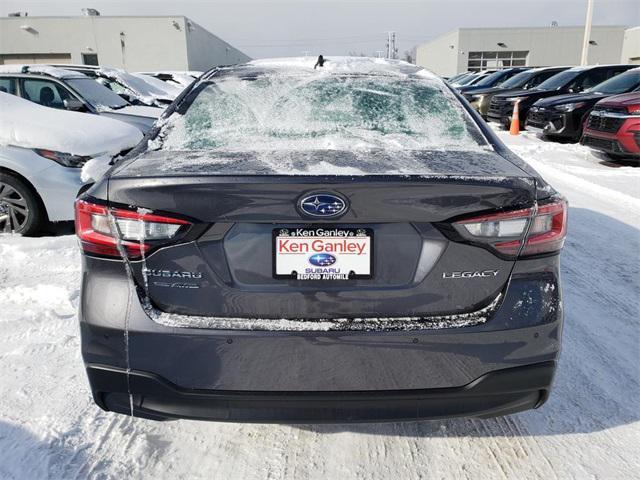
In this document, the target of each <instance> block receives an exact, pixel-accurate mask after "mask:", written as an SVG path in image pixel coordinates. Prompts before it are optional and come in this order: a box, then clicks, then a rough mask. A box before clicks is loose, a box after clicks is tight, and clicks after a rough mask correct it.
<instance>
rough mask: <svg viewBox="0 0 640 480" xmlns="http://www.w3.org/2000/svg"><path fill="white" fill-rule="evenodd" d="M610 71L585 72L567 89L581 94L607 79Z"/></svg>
mask: <svg viewBox="0 0 640 480" xmlns="http://www.w3.org/2000/svg"><path fill="white" fill-rule="evenodd" d="M609 73H610V70H605V69H599V70H594V71H591V72H585V73H584V74H582V75H580V76H579V77H578V78H576V79H575V80H574V81H573V82H571V84H570V85H569V89H570V90H571V91H573V92H583V91H584V90H587V89H588V88H591V87H593V86H595V85H598V84H599V83H602V82H604V81H605V80H606V79H607V78H609Z"/></svg>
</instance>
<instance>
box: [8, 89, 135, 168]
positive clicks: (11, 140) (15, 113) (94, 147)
mask: <svg viewBox="0 0 640 480" xmlns="http://www.w3.org/2000/svg"><path fill="white" fill-rule="evenodd" d="M0 110H1V111H2V113H3V114H2V115H0V145H12V146H16V147H23V148H42V149H47V150H55V151H57V152H64V153H71V154H73V155H81V156H96V155H102V154H112V155H114V154H116V153H119V152H121V151H122V150H126V149H129V148H132V147H134V146H135V145H136V144H137V143H138V142H139V141H140V140H141V139H142V133H141V132H140V130H138V129H137V128H136V127H134V126H132V125H129V124H127V123H124V122H121V121H119V120H113V119H110V118H105V117H101V116H99V115H90V114H87V113H80V112H69V111H66V110H58V109H55V108H49V107H43V106H41V105H38V104H37V103H33V102H30V101H28V100H24V99H22V98H19V97H16V96H15V95H11V94H9V93H3V92H0Z"/></svg>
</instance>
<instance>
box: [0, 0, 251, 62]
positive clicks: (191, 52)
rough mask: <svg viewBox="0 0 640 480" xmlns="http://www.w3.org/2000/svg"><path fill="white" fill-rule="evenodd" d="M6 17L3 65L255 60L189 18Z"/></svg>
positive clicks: (0, 38)
mask: <svg viewBox="0 0 640 480" xmlns="http://www.w3.org/2000/svg"><path fill="white" fill-rule="evenodd" d="M13 15H17V14H12V16H9V17H6V18H0V64H9V63H13V64H16V63H75V64H86V65H98V64H99V65H106V66H110V67H117V68H123V69H125V70H129V71H153V70H208V69H209V68H211V67H213V66H216V65H228V64H233V63H240V62H245V61H247V60H249V57H248V56H247V55H245V54H244V53H242V52H241V51H240V50H238V49H237V48H235V47H233V46H232V45H230V44H228V43H227V42H225V41H224V40H222V39H221V38H219V37H216V36H215V35H213V34H212V33H210V32H209V31H207V30H206V29H204V28H203V27H201V26H200V25H198V24H197V23H195V22H194V21H193V20H191V19H189V18H187V17H183V16H157V17H156V16H126V17H120V16H118V17H111V16H101V15H100V14H99V13H98V12H97V11H95V10H93V9H86V10H85V11H84V15H83V16H77V17H29V16H24V14H21V15H20V16H13Z"/></svg>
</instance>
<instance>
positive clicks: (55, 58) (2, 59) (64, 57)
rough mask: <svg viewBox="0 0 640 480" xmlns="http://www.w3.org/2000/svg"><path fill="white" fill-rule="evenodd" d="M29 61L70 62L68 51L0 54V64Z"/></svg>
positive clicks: (27, 62)
mask: <svg viewBox="0 0 640 480" xmlns="http://www.w3.org/2000/svg"><path fill="white" fill-rule="evenodd" d="M25 63H26V64H31V63H71V54H70V53H28V54H27V53H25V54H7V55H0V65H11V64H13V65H15V64H25Z"/></svg>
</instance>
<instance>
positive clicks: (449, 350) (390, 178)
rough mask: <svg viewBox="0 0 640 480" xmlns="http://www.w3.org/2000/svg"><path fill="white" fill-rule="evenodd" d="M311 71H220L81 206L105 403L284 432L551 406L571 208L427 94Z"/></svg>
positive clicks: (348, 61)
mask: <svg viewBox="0 0 640 480" xmlns="http://www.w3.org/2000/svg"><path fill="white" fill-rule="evenodd" d="M313 63H314V61H309V59H283V60H261V61H254V62H251V63H247V64H245V65H239V66H233V67H225V68H218V69H214V70H211V71H209V72H208V73H206V74H205V75H204V76H203V77H202V78H201V79H200V80H199V81H197V82H195V83H194V84H193V85H192V86H191V87H190V88H188V89H187V91H185V92H183V94H182V95H181V96H180V97H179V98H178V99H177V100H176V101H175V102H174V103H173V104H172V105H171V106H170V107H169V109H168V110H167V111H166V113H165V114H164V116H163V117H162V118H161V119H160V120H159V122H158V123H157V124H156V125H155V126H154V128H153V130H152V131H151V132H150V133H149V134H148V135H147V137H146V138H145V140H143V142H142V143H141V144H140V145H138V146H137V147H136V148H135V149H134V150H133V151H131V152H130V153H129V154H128V155H127V156H126V157H125V158H123V159H122V160H121V161H119V162H118V163H116V164H115V165H114V166H113V168H112V169H111V170H110V171H109V172H108V173H107V175H106V176H105V178H104V179H103V180H102V181H100V182H99V183H97V184H95V185H94V186H93V187H92V188H91V189H90V190H88V191H87V192H85V193H84V194H83V195H82V196H81V197H80V198H79V199H78V200H77V203H76V215H77V218H76V224H77V235H78V237H79V240H80V244H81V247H82V250H83V252H84V254H83V276H82V301H81V307H80V324H81V333H82V354H83V358H84V361H85V364H86V369H87V372H88V376H89V382H90V384H91V389H92V392H93V396H94V398H95V402H96V403H97V404H98V405H99V406H100V407H101V408H103V409H105V410H110V411H113V412H119V413H124V414H128V415H133V416H136V417H143V418H149V419H157V420H163V419H174V418H192V419H209V420H224V421H247V422H284V423H315V422H362V421H386V420H413V419H426V418H438V417H454V416H476V417H489V416H495V415H505V414H510V413H514V412H518V411H521V410H526V409H531V408H537V407H539V406H540V405H542V404H543V403H544V402H545V401H546V399H547V398H548V396H549V392H550V389H551V384H552V381H553V377H554V371H555V368H556V362H557V360H558V355H559V352H560V337H561V330H562V302H561V294H560V278H559V267H558V263H559V252H560V250H561V248H562V245H563V242H564V238H565V233H566V222H567V205H566V203H565V201H564V199H563V198H562V197H561V196H559V195H558V194H557V193H556V192H555V191H554V190H553V189H552V188H551V187H550V186H549V185H548V184H546V183H545V182H544V180H542V178H540V176H539V175H538V174H537V173H536V172H535V171H534V170H532V169H531V168H530V167H528V166H527V164H525V163H524V162H523V161H522V160H521V159H519V158H518V157H517V156H515V155H514V154H513V153H511V152H510V151H509V150H507V149H506V148H505V146H504V145H503V144H501V143H500V141H499V140H498V139H497V138H496V137H495V136H494V134H493V133H492V132H491V131H490V130H489V129H488V128H487V127H486V126H485V124H484V123H483V122H482V121H481V120H480V118H479V117H478V116H477V114H476V113H475V112H473V111H472V110H471V109H470V108H469V107H468V105H467V104H466V103H465V102H464V101H462V100H461V98H460V97H459V96H458V95H457V94H456V93H454V92H453V91H452V90H451V89H450V88H449V87H448V86H447V85H446V84H445V83H444V82H443V81H442V80H440V79H439V78H438V77H436V76H434V75H432V74H430V73H429V72H427V71H425V70H422V69H421V68H419V67H416V66H414V65H410V64H407V63H403V62H398V61H387V60H381V59H366V58H329V59H327V60H325V63H324V66H320V67H319V68H316V69H314V66H313Z"/></svg>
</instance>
